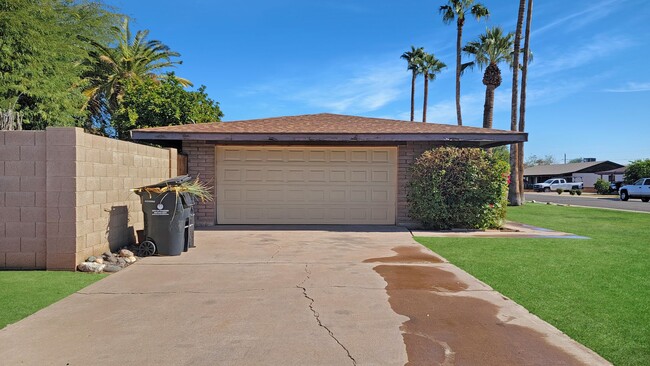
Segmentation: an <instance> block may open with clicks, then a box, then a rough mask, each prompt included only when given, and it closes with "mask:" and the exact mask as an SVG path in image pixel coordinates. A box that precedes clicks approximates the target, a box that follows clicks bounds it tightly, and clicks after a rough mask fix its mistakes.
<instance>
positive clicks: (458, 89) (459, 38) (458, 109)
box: [456, 17, 463, 126]
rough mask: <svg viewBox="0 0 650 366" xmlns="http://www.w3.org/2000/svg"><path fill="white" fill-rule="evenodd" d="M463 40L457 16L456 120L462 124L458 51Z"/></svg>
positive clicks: (461, 27) (461, 21)
mask: <svg viewBox="0 0 650 366" xmlns="http://www.w3.org/2000/svg"><path fill="white" fill-rule="evenodd" d="M462 40H463V20H462V19H461V18H460V17H459V18H458V21H457V32H456V120H457V121H458V125H459V126H462V125H463V117H462V115H461V111H460V51H461V43H462Z"/></svg>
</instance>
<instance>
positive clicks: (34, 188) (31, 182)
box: [20, 176, 46, 192]
mask: <svg viewBox="0 0 650 366" xmlns="http://www.w3.org/2000/svg"><path fill="white" fill-rule="evenodd" d="M45 181H46V180H45V177H38V176H22V177H20V190H21V191H23V192H45V189H46V187H45Z"/></svg>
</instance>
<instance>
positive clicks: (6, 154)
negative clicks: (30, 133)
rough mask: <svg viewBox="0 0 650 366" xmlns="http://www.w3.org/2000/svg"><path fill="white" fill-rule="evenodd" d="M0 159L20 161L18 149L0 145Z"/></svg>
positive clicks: (17, 147)
mask: <svg viewBox="0 0 650 366" xmlns="http://www.w3.org/2000/svg"><path fill="white" fill-rule="evenodd" d="M0 159H2V160H3V161H18V160H20V147H19V146H2V145H0Z"/></svg>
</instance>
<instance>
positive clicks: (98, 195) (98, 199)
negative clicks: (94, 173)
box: [93, 191, 106, 204]
mask: <svg viewBox="0 0 650 366" xmlns="http://www.w3.org/2000/svg"><path fill="white" fill-rule="evenodd" d="M93 203H95V204H102V203H106V191H95V192H93Z"/></svg>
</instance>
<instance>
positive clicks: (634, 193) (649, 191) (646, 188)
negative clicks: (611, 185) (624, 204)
mask: <svg viewBox="0 0 650 366" xmlns="http://www.w3.org/2000/svg"><path fill="white" fill-rule="evenodd" d="M618 194H619V196H620V197H621V201H627V200H629V199H630V198H640V199H641V201H643V202H648V201H650V178H641V179H639V180H637V181H636V182H634V183H633V184H628V185H626V186H622V187H621V188H620V189H619V190H618Z"/></svg>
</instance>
